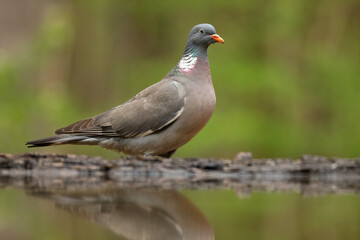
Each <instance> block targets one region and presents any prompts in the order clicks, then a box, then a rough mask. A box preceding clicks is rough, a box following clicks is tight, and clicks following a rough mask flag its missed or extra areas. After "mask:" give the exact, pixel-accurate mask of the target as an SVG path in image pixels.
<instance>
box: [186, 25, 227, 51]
mask: <svg viewBox="0 0 360 240" xmlns="http://www.w3.org/2000/svg"><path fill="white" fill-rule="evenodd" d="M217 42H221V43H224V40H223V39H222V38H221V37H220V36H219V35H217V34H216V30H215V28H214V27H213V26H212V25H211V24H208V23H203V24H199V25H196V26H195V27H193V28H192V29H191V31H190V34H189V38H188V41H187V45H193V46H197V47H203V48H205V49H207V47H208V46H209V45H210V44H212V43H217Z"/></svg>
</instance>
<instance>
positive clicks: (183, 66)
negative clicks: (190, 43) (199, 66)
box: [179, 54, 197, 73]
mask: <svg viewBox="0 0 360 240" xmlns="http://www.w3.org/2000/svg"><path fill="white" fill-rule="evenodd" d="M196 62H197V57H195V56H194V55H192V54H191V55H190V54H189V55H185V56H183V57H182V58H181V59H180V62H179V68H180V70H181V71H182V72H187V73H188V72H191V70H192V69H193V68H194V67H195V64H196Z"/></svg>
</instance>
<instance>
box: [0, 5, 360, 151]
mask: <svg viewBox="0 0 360 240" xmlns="http://www.w3.org/2000/svg"><path fill="white" fill-rule="evenodd" d="M202 22H208V23H211V24H213V25H214V26H215V28H216V29H217V33H218V34H219V35H220V36H222V37H223V38H224V39H225V42H226V44H224V45H220V44H217V45H214V46H211V47H210V48H209V58H210V64H211V70H212V78H213V82H214V86H215V90H216V93H217V107H216V110H215V113H214V115H213V117H212V119H211V120H210V122H209V123H208V125H207V126H206V127H205V128H204V129H203V130H202V131H201V132H200V134H199V135H198V136H197V137H195V138H194V139H193V140H192V141H191V142H190V143H188V144H187V145H185V146H184V147H183V148H181V149H180V150H179V151H178V152H177V153H176V155H175V156H178V157H190V156H191V157H200V156H202V157H233V156H234V155H235V154H236V153H237V152H239V151H251V152H253V155H254V156H255V157H299V156H300V155H301V154H304V153H309V154H321V155H327V156H342V157H355V156H359V155H360V148H359V143H360V120H359V119H360V27H359V23H360V2H359V1H358V0H312V1H309V0H305V1H288V0H273V1H264V0H252V1H248V0H238V1H230V0H229V1H210V0H201V1H160V0H153V1H145V0H141V1H120V0H71V1H70V0H16V1H13V0H1V1H0V116H1V117H0V132H1V135H0V152H10V153H21V152H25V151H27V149H26V148H25V146H24V143H25V142H26V141H28V140H33V139H37V138H42V137H47V136H50V135H52V134H53V132H54V130H55V129H57V128H59V127H63V126H66V125H68V124H71V123H73V122H74V121H77V120H80V119H82V118H87V117H90V116H92V115H96V114H98V113H101V112H103V111H105V110H107V109H109V108H111V107H114V106H116V105H119V104H121V103H123V102H125V101H126V100H128V99H129V98H130V97H132V96H133V95H135V94H136V93H137V92H139V91H140V90H142V89H144V88H145V87H147V86H149V85H151V84H153V83H155V82H157V81H159V80H160V79H161V78H162V77H163V76H164V75H165V74H166V73H167V72H168V71H169V70H170V69H171V68H172V67H173V66H174V65H175V64H176V63H177V61H178V60H179V59H180V57H181V54H182V52H183V48H184V45H185V42H186V39H187V35H188V33H189V31H190V29H191V28H192V27H193V26H194V25H196V24H198V23H202ZM34 151H42V152H44V151H45V152H58V153H63V152H66V153H70V152H71V153H78V154H79V153H82V154H91V155H101V156H105V157H110V158H116V157H118V156H119V155H118V154H117V153H115V152H111V151H107V150H103V149H101V148H99V147H85V146H75V147H74V146H63V147H51V148H43V149H35V150H34Z"/></svg>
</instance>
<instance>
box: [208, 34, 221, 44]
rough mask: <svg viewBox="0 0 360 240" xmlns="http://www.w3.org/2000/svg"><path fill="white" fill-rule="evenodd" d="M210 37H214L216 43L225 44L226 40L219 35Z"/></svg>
mask: <svg viewBox="0 0 360 240" xmlns="http://www.w3.org/2000/svg"><path fill="white" fill-rule="evenodd" d="M210 37H212V38H213V39H214V40H215V41H217V42H221V43H224V39H222V38H221V37H220V36H219V35H217V34H213V35H210Z"/></svg>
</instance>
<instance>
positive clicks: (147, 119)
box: [55, 81, 186, 138]
mask: <svg viewBox="0 0 360 240" xmlns="http://www.w3.org/2000/svg"><path fill="white" fill-rule="evenodd" d="M185 100H186V92H185V89H184V87H183V85H182V84H180V83H178V82H175V81H167V82H159V83H157V84H155V85H153V86H151V87H149V88H147V89H145V90H144V91H142V92H140V93H139V94H138V95H136V96H135V97H134V98H132V99H130V100H129V101H128V102H126V103H124V104H123V105H120V106H117V107H115V108H113V109H111V110H109V111H107V112H105V113H102V114H100V115H98V116H95V117H93V118H88V119H84V120H81V121H78V122H76V123H73V124H71V125H69V126H67V127H64V128H61V129H58V130H56V132H55V133H56V134H78V135H97V136H107V137H124V138H131V137H143V136H146V135H149V134H152V133H154V132H157V131H159V130H161V129H163V128H165V127H167V126H169V125H170V124H172V123H173V122H175V121H176V120H177V119H178V118H179V117H180V116H181V113H182V112H183V110H184V104H185Z"/></svg>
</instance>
